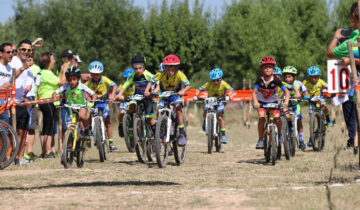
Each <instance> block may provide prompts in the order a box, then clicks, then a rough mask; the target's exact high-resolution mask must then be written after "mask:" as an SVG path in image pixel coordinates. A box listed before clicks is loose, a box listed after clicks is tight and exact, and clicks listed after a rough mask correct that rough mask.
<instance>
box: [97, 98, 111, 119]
mask: <svg viewBox="0 0 360 210" xmlns="http://www.w3.org/2000/svg"><path fill="white" fill-rule="evenodd" d="M96 107H97V108H98V109H99V110H101V111H102V113H103V117H104V119H107V118H110V109H109V103H108V102H100V103H97V104H96Z"/></svg>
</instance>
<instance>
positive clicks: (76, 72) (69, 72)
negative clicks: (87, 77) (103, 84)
mask: <svg viewBox="0 0 360 210" xmlns="http://www.w3.org/2000/svg"><path fill="white" fill-rule="evenodd" d="M65 76H66V77H69V76H76V77H77V78H80V76H81V73H80V69H79V68H77V67H76V66H72V67H70V68H68V69H66V71H65Z"/></svg>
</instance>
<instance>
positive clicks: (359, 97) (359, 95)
mask: <svg viewBox="0 0 360 210" xmlns="http://www.w3.org/2000/svg"><path fill="white" fill-rule="evenodd" d="M358 5H360V0H358ZM359 9H360V7H359ZM347 46H348V51H349V57H350V66H351V74H352V78H353V79H355V80H356V79H357V78H358V77H357V69H356V65H355V58H354V52H353V51H352V48H353V47H359V46H360V43H352V42H348V43H347ZM354 88H355V96H356V111H357V122H356V124H357V125H360V89H359V88H358V87H357V86H354ZM355 131H356V132H355V133H356V134H355V136H356V137H357V138H356V139H357V141H356V139H354V149H355V150H356V149H357V147H355V142H357V143H358V145H359V142H358V141H359V138H358V137H359V135H358V128H357V126H356V127H355ZM359 167H360V152H359Z"/></svg>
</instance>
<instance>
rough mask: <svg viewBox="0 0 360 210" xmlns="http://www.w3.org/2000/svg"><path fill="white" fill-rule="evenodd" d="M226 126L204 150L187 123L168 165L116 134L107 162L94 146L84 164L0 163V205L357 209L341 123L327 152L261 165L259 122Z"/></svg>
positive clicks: (353, 165) (358, 188) (358, 189)
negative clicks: (179, 151)
mask: <svg viewBox="0 0 360 210" xmlns="http://www.w3.org/2000/svg"><path fill="white" fill-rule="evenodd" d="M229 116H230V115H229ZM230 118H231V117H230ZM229 121H231V120H229ZM304 124H307V122H306V121H305V122H304ZM228 127H229V128H228V129H227V133H228V136H229V139H230V142H229V144H227V145H225V146H224V147H223V149H224V152H223V153H214V154H212V155H209V154H207V152H206V151H207V145H206V138H205V135H204V133H203V132H202V131H201V130H200V127H193V126H192V127H189V128H188V136H189V137H190V140H189V144H188V153H187V159H186V162H185V164H184V165H182V166H176V165H175V164H174V163H175V161H174V159H173V157H171V158H170V165H168V167H167V168H166V169H159V168H158V167H157V165H156V164H155V163H147V164H141V163H139V162H137V159H136V155H135V154H134V153H132V154H131V153H128V152H127V151H126V148H125V145H124V142H123V140H122V139H121V140H120V139H116V143H117V145H118V146H120V151H119V152H116V153H112V154H110V156H109V160H108V161H106V162H105V163H100V162H99V161H98V159H97V153H96V150H95V148H92V149H91V151H90V152H89V154H88V156H87V161H86V163H85V165H84V168H82V169H78V168H75V167H74V168H72V169H69V170H65V169H63V167H62V165H61V164H60V159H59V158H57V159H52V160H37V161H36V162H35V163H32V164H29V165H25V166H20V167H18V166H11V167H9V168H7V169H6V170H3V171H0V197H1V202H0V208H1V209H9V208H13V209H15V208H16V209H18V208H20V207H26V208H30V209H39V208H40V209H44V208H45V209H50V208H55V209H60V208H62V209H79V208H80V209H85V208H86V209H88V208H141V209H144V208H152V209H154V208H161V209H163V208H168V209H170V208H171V209H172V208H201V209H208V208H212V209H239V208H241V209H257V208H261V209H262V208H267V209H268V208H275V209H278V208H280V209H289V208H292V209H310V208H311V209H329V208H330V207H331V208H336V209H354V208H357V206H359V205H360V198H359V196H357V195H358V193H360V185H359V184H357V183H356V181H355V180H356V179H357V178H359V172H358V170H357V162H356V161H357V158H356V157H355V156H353V155H352V150H344V149H343V147H344V145H345V139H346V138H345V137H344V136H343V135H342V134H341V133H340V128H339V126H338V125H336V126H335V127H333V128H332V129H331V130H330V131H329V132H328V135H327V144H326V148H325V150H324V151H323V152H321V153H318V152H313V151H312V150H311V149H308V150H307V151H306V152H301V151H299V150H298V151H297V154H296V157H295V158H293V159H291V160H290V161H286V160H285V158H284V157H282V160H281V161H279V162H277V164H276V166H271V165H264V159H263V152H262V151H257V150H255V149H254V145H255V143H256V140H257V137H256V128H255V126H252V127H251V128H250V129H247V128H245V127H243V126H242V125H238V124H236V123H233V124H232V126H228ZM305 129H306V132H305V139H308V134H307V127H305ZM114 130H115V129H114ZM337 151H339V152H338V153H337ZM336 154H337V155H336ZM331 171H332V173H331ZM330 173H331V177H330Z"/></svg>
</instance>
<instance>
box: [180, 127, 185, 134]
mask: <svg viewBox="0 0 360 210" xmlns="http://www.w3.org/2000/svg"><path fill="white" fill-rule="evenodd" d="M179 130H180V134H183V135H185V129H184V125H179Z"/></svg>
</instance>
